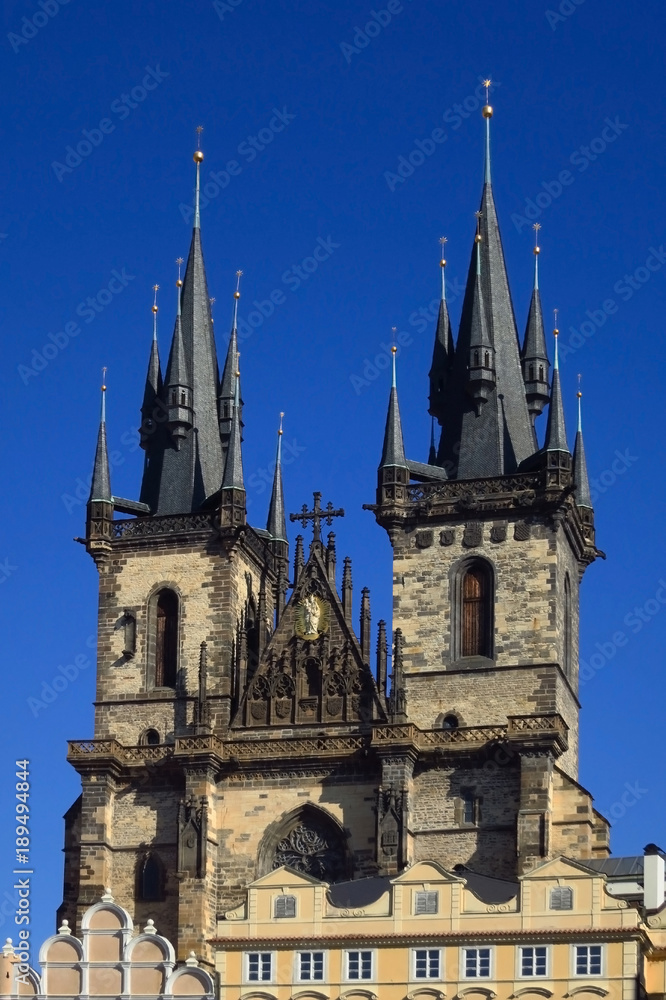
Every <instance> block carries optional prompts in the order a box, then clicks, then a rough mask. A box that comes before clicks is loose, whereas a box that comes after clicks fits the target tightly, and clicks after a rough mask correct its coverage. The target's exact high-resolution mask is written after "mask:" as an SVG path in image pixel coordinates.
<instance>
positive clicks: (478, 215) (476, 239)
mask: <svg viewBox="0 0 666 1000" xmlns="http://www.w3.org/2000/svg"><path fill="white" fill-rule="evenodd" d="M474 216H475V218H476V236H475V237H474V242H475V243H480V242H481V240H482V239H483V237H482V236H481V219H482V218H483V212H475V213H474Z"/></svg>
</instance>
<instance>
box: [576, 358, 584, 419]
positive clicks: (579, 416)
mask: <svg viewBox="0 0 666 1000" xmlns="http://www.w3.org/2000/svg"><path fill="white" fill-rule="evenodd" d="M582 378H583V376H582V375H581V374H580V372H579V373H578V392H577V393H576V396H577V398H578V430H579V431H582V430H583V421H582V419H581V399H582V398H583V393H582V391H581V388H580V383H581V380H582Z"/></svg>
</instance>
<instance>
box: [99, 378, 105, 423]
mask: <svg viewBox="0 0 666 1000" xmlns="http://www.w3.org/2000/svg"><path fill="white" fill-rule="evenodd" d="M100 421H101V422H102V423H103V424H105V423H106V366H104V368H102V412H101V414H100Z"/></svg>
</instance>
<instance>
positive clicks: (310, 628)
mask: <svg viewBox="0 0 666 1000" xmlns="http://www.w3.org/2000/svg"><path fill="white" fill-rule="evenodd" d="M384 720H385V713H384V710H383V708H382V705H381V702H380V698H379V695H378V691H377V685H376V683H375V678H374V677H373V675H372V672H371V670H370V666H369V664H368V663H365V662H364V660H363V655H362V653H361V646H360V644H359V641H358V639H357V637H356V635H355V634H354V632H353V630H352V628H351V626H350V624H349V622H348V620H347V619H346V617H345V614H344V610H343V606H342V602H341V600H340V597H339V595H338V593H337V591H336V588H335V584H334V582H332V581H331V580H330V579H329V575H328V571H327V568H326V566H325V564H324V559H323V547H322V546H321V545H320V543H317V542H315V543H313V545H312V547H311V552H310V557H309V559H308V562H307V563H306V565H305V566H304V567H303V570H302V572H301V573H300V574H299V578H298V582H297V584H296V586H295V587H294V590H293V593H292V595H291V598H290V600H289V603H288V604H287V606H286V608H285V610H284V613H283V615H282V616H281V618H280V621H279V624H278V626H277V628H276V630H275V632H274V633H273V635H272V636H271V638H270V639H269V641H268V643H267V645H266V648H265V649H264V651H263V653H262V655H261V658H260V661H259V665H258V667H257V670H256V671H255V673H254V675H253V676H252V677H251V678H250V680H249V681H248V684H247V688H246V690H245V692H244V693H243V696H242V698H241V702H240V706H239V710H238V713H237V715H236V719H235V720H234V723H233V724H234V726H247V727H254V726H280V727H284V726H292V725H313V724H315V725H320V724H327V723H362V722H373V721H384Z"/></svg>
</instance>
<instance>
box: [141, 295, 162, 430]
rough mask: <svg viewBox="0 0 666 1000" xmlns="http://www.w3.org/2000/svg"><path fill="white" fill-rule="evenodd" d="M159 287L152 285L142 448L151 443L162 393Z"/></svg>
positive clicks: (142, 413) (142, 419) (142, 417)
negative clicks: (158, 332)
mask: <svg viewBox="0 0 666 1000" xmlns="http://www.w3.org/2000/svg"><path fill="white" fill-rule="evenodd" d="M159 287H160V286H159V285H153V292H154V298H153V308H152V311H153V340H152V343H151V345H150V357H149V359H148V371H147V373H146V386H145V389H144V391H143V403H142V405H141V430H140V434H141V447H142V448H148V446H149V445H150V444H151V443H152V440H153V437H154V434H155V427H156V420H155V417H156V415H157V414H156V412H155V411H156V406H157V405H158V400H159V398H160V396H161V395H162V368H161V365H160V352H159V349H158V346H157V312H158V308H157V292H158V289H159Z"/></svg>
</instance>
